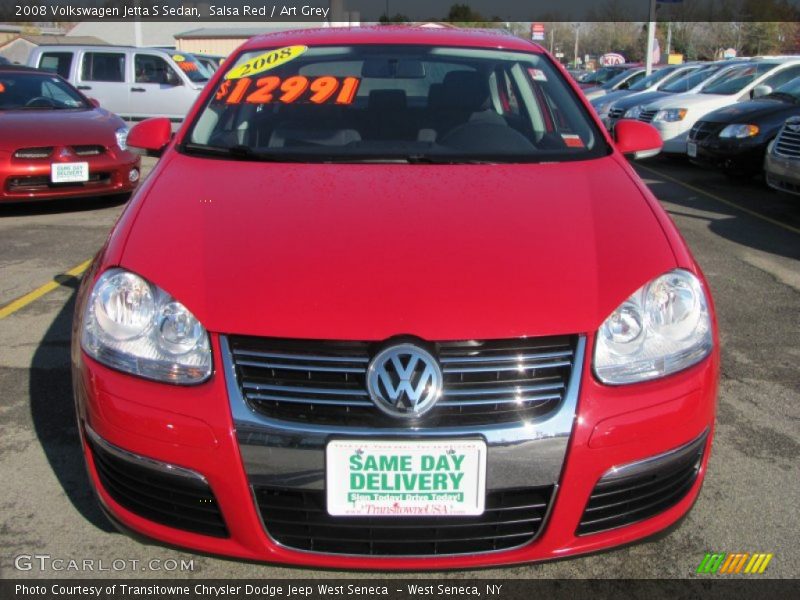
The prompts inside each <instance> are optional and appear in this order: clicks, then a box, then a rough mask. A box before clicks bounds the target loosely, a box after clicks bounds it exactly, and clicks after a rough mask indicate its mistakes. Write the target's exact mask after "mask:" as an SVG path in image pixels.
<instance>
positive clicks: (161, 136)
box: [127, 117, 172, 156]
mask: <svg viewBox="0 0 800 600" xmlns="http://www.w3.org/2000/svg"><path fill="white" fill-rule="evenodd" d="M171 139H172V123H170V120H169V119H167V118H166V117H156V118H153V119H145V120H144V121H142V122H140V123H137V124H136V125H134V126H133V129H131V131H130V133H129V134H128V141H127V144H128V147H130V148H135V149H138V150H143V151H144V154H145V155H146V156H161V153H162V152H163V151H164V148H166V147H167V144H169V142H170V140H171Z"/></svg>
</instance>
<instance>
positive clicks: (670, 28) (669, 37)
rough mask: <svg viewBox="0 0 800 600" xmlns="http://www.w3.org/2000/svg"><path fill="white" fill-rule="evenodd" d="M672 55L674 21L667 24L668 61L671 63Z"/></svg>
mask: <svg viewBox="0 0 800 600" xmlns="http://www.w3.org/2000/svg"><path fill="white" fill-rule="evenodd" d="M671 53H672V21H670V22H669V23H667V61H669V55H670V54H671Z"/></svg>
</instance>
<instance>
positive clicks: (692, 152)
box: [686, 142, 697, 158]
mask: <svg viewBox="0 0 800 600" xmlns="http://www.w3.org/2000/svg"><path fill="white" fill-rule="evenodd" d="M686 153H687V154H688V155H689V157H690V158H697V144H695V143H694V142H689V143H687V144H686Z"/></svg>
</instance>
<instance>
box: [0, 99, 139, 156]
mask: <svg viewBox="0 0 800 600" xmlns="http://www.w3.org/2000/svg"><path fill="white" fill-rule="evenodd" d="M124 126H125V123H124V122H123V121H122V119H120V118H119V117H118V116H116V115H114V114H112V113H110V112H108V111H105V110H102V109H93V110H8V111H0V131H2V135H0V148H3V149H5V150H8V151H10V150H14V149H17V148H21V147H25V148H33V147H37V146H58V145H67V144H68V145H75V144H99V143H106V144H108V143H112V142H114V141H115V138H114V132H115V131H116V130H117V129H119V128H120V127H124Z"/></svg>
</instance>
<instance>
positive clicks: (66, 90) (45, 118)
mask: <svg viewBox="0 0 800 600" xmlns="http://www.w3.org/2000/svg"><path fill="white" fill-rule="evenodd" d="M127 136H128V128H127V126H126V125H125V122H124V121H123V120H122V119H120V118H119V117H118V116H116V115H114V114H112V113H110V112H108V111H106V110H104V109H102V108H100V107H99V106H97V105H96V103H95V102H93V101H92V100H90V99H88V98H86V97H85V96H84V95H83V94H81V93H80V92H79V91H78V90H76V89H75V88H74V87H72V86H71V85H70V84H69V83H67V82H66V81H64V80H63V79H62V78H61V77H59V76H57V75H54V74H52V73H44V72H41V71H37V70H35V69H30V68H27V67H16V66H7V65H0V202H4V201H12V202H15V201H27V200H37V199H54V198H66V197H74V196H104V195H109V194H128V193H130V192H131V191H133V189H134V188H135V187H136V185H137V183H138V181H139V163H140V159H139V157H138V156H137V155H135V154H133V153H131V152H129V151H128V149H127V146H126V143H125V140H126V139H127Z"/></svg>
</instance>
